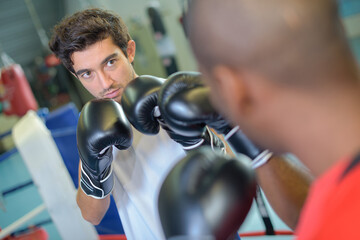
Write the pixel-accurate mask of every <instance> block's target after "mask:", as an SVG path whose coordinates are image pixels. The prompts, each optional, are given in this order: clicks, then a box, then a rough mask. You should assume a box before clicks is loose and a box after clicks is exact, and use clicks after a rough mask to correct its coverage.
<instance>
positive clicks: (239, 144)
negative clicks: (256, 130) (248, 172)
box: [224, 126, 273, 169]
mask: <svg viewBox="0 0 360 240" xmlns="http://www.w3.org/2000/svg"><path fill="white" fill-rule="evenodd" d="M224 138H225V140H226V141H228V142H229V143H230V145H231V146H232V147H233V148H234V150H235V151H237V152H238V153H242V154H245V155H247V156H248V157H250V159H252V163H251V165H252V168H253V169H256V168H259V167H261V166H262V165H264V164H265V163H267V162H268V161H269V159H270V158H271V157H272V155H273V153H272V152H270V151H269V150H267V149H266V150H263V151H261V150H260V149H259V148H258V147H256V146H255V145H254V144H253V143H252V142H251V141H250V140H249V139H248V138H247V137H246V136H245V135H244V134H242V133H241V130H240V129H239V126H236V127H234V128H232V129H231V130H230V131H229V132H228V133H227V134H226V135H225V137H224Z"/></svg>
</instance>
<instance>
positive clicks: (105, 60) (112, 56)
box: [75, 53, 119, 76]
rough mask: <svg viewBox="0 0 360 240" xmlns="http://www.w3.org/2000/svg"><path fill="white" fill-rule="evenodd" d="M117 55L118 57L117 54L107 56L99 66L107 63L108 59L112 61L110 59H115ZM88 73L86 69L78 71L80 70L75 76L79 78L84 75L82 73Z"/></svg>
mask: <svg viewBox="0 0 360 240" xmlns="http://www.w3.org/2000/svg"><path fill="white" fill-rule="evenodd" d="M118 55H119V54H118V53H113V54H110V55H109V56H107V57H106V58H105V59H104V60H102V62H101V64H105V63H107V62H108V61H109V60H110V59H112V58H114V57H117V56H118ZM89 71H90V69H87V68H85V69H80V70H79V71H77V72H76V73H75V74H76V75H77V76H80V75H81V74H82V73H84V72H89Z"/></svg>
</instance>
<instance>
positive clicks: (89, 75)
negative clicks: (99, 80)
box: [81, 72, 91, 78]
mask: <svg viewBox="0 0 360 240" xmlns="http://www.w3.org/2000/svg"><path fill="white" fill-rule="evenodd" d="M81 77H83V78H89V77H91V72H84V73H83V74H82V75H81Z"/></svg>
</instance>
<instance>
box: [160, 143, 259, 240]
mask: <svg viewBox="0 0 360 240" xmlns="http://www.w3.org/2000/svg"><path fill="white" fill-rule="evenodd" d="M255 191H256V180H255V174H254V171H253V170H252V169H251V167H250V165H249V164H247V163H246V161H241V160H238V159H235V158H230V157H229V156H228V155H224V154H220V153H219V152H218V151H212V150H211V149H210V148H209V147H203V148H199V149H195V150H193V151H191V152H189V153H188V154H187V156H186V157H185V158H183V159H182V160H180V161H179V162H178V163H177V164H176V165H175V166H174V168H173V169H172V170H171V171H170V172H169V174H168V175H167V176H166V178H165V180H164V182H163V184H162V186H161V188H160V193H159V197H158V209H159V216H160V221H161V225H162V227H163V230H164V233H165V237H166V239H171V238H172V237H173V238H174V239H189V240H190V239H200V237H207V238H206V239H229V236H231V235H232V234H234V233H236V232H237V230H238V229H239V228H240V225H241V224H242V223H243V221H244V219H245V217H246V216H247V214H248V212H249V210H250V207H251V204H252V200H253V197H254V196H255ZM176 237H177V238H176ZM204 239H205V238H204Z"/></svg>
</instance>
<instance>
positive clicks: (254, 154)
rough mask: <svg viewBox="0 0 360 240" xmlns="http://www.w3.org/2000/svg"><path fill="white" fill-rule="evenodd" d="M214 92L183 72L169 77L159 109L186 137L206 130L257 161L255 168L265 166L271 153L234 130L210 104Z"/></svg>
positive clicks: (237, 130)
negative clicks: (214, 133) (203, 129)
mask: <svg viewBox="0 0 360 240" xmlns="http://www.w3.org/2000/svg"><path fill="white" fill-rule="evenodd" d="M209 96H210V89H209V88H208V87H206V86H204V84H203V81H202V79H201V74H200V73H197V72H191V73H187V72H179V73H175V74H173V75H172V76H170V77H169V79H168V80H167V81H166V82H165V83H164V84H163V87H162V89H161V90H160V93H159V102H160V103H159V106H161V107H162V108H161V112H162V113H163V116H164V119H165V121H167V122H168V124H169V126H170V127H171V128H172V129H173V130H174V131H175V132H176V133H179V134H182V135H184V136H187V135H190V136H191V135H193V134H198V133H197V132H196V130H198V129H200V128H201V127H204V126H209V127H211V128H213V129H214V130H215V131H216V132H217V133H219V134H223V135H224V136H225V140H227V142H228V143H229V144H230V145H231V147H232V148H233V149H234V150H235V151H236V152H237V153H241V154H244V155H246V156H248V157H249V158H250V159H252V160H253V166H254V168H256V167H259V166H261V165H262V164H263V163H265V162H266V161H267V160H268V159H269V158H270V157H271V156H272V153H270V151H268V150H261V149H260V148H259V147H257V146H256V145H255V144H253V143H252V142H251V141H250V140H249V139H248V138H247V136H246V135H245V134H244V133H242V132H241V131H240V130H239V127H235V128H233V127H232V126H231V125H230V124H229V123H228V121H227V120H225V119H224V118H223V117H222V116H221V115H220V114H219V113H218V112H217V111H216V110H215V109H214V108H213V106H212V105H211V103H210V98H209Z"/></svg>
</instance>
